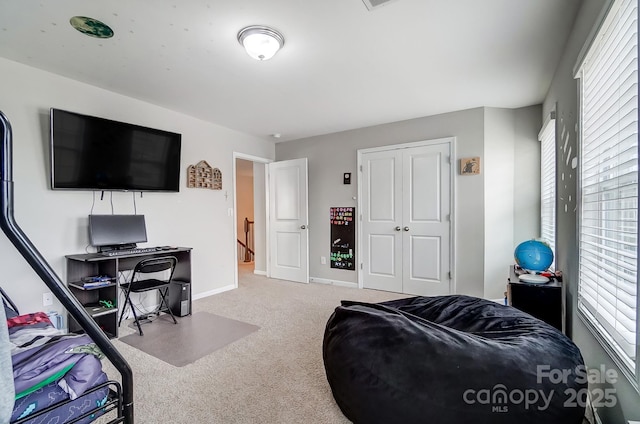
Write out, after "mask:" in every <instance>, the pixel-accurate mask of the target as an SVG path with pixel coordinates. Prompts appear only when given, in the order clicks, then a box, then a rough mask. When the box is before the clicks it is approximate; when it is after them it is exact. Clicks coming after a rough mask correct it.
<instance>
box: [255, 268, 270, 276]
mask: <svg viewBox="0 0 640 424" xmlns="http://www.w3.org/2000/svg"><path fill="white" fill-rule="evenodd" d="M253 273H254V274H256V275H264V276H265V277H266V276H267V271H261V270H259V269H254V270H253Z"/></svg>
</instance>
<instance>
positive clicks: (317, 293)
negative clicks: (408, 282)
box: [105, 266, 405, 424]
mask: <svg viewBox="0 0 640 424" xmlns="http://www.w3.org/2000/svg"><path fill="white" fill-rule="evenodd" d="M241 268H242V272H241V273H240V275H241V279H240V287H239V288H238V289H236V290H232V291H228V292H225V293H221V294H218V295H215V296H210V297H207V298H204V299H200V300H197V301H195V302H194V303H193V309H194V313H197V312H209V313H212V314H216V315H220V316H224V317H227V318H231V319H235V320H239V321H243V322H246V323H251V324H254V325H257V326H259V327H260V330H259V331H256V332H254V333H252V334H250V335H249V336H246V337H243V338H241V339H239V340H237V341H235V342H233V343H231V344H228V345H226V346H224V347H223V348H221V349H218V350H216V351H214V352H212V353H210V354H208V355H206V356H204V357H202V358H200V359H198V360H197V361H195V362H193V363H191V364H188V365H186V366H183V367H175V366H172V365H169V364H167V363H166V362H164V361H162V360H160V359H158V358H156V357H154V356H151V355H148V354H146V353H144V352H142V351H140V350H138V349H136V348H134V347H132V346H129V345H127V344H126V343H123V342H122V341H120V340H115V341H114V343H115V346H116V347H117V348H118V350H120V351H121V352H122V354H123V355H124V356H125V358H126V359H127V361H129V364H130V365H131V367H132V369H133V372H134V386H135V391H134V402H135V403H134V408H135V410H134V413H135V422H136V424H156V423H162V422H170V423H173V424H199V423H202V424H209V423H220V424H235V423H247V424H249V423H250V424H255V423H263V424H269V423H274V424H275V423H278V424H280V423H284V424H289V423H305V424H306V423H312V424H325V423H326V424H333V423H335V424H345V423H348V422H349V421H348V420H347V419H346V418H345V417H344V416H343V415H342V413H341V411H340V409H339V408H338V407H337V405H336V404H335V402H334V400H333V396H332V394H331V390H330V388H329V385H328V383H327V380H326V376H325V372H324V365H323V362H322V338H323V334H324V327H325V325H326V322H327V319H328V318H329V316H330V315H331V313H332V312H333V310H334V309H335V307H336V306H338V305H339V303H340V300H342V299H349V300H362V301H372V302H378V301H383V300H389V299H397V298H401V297H405V296H403V295H398V294H393V293H386V292H381V291H374V290H359V289H353V288H345V287H337V286H331V285H324V284H313V283H312V284H299V283H292V282H288V281H281V280H269V279H267V278H265V277H261V276H257V275H255V274H253V273H251V272H250V271H251V270H250V269H247V268H246V267H245V266H241ZM127 324H128V323H127ZM154 324H155V323H154ZM151 325H153V324H151ZM120 332H121V333H122V335H121V337H124V336H125V335H126V334H130V333H133V332H134V330H133V329H131V328H129V327H128V325H125V323H123V324H122V326H121V327H120ZM105 369H106V370H107V372H108V373H109V375H110V376H111V377H114V378H115V377H116V376H117V375H118V374H117V373H116V372H114V371H113V368H112V367H111V366H110V364H105Z"/></svg>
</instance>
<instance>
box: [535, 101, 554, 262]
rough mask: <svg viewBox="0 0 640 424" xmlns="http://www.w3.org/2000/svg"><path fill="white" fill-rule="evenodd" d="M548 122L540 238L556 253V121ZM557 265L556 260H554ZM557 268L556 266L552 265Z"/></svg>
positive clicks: (542, 133)
mask: <svg viewBox="0 0 640 424" xmlns="http://www.w3.org/2000/svg"><path fill="white" fill-rule="evenodd" d="M550 116H552V118H551V119H549V120H548V121H547V123H546V124H545V126H544V128H542V131H540V134H539V135H538V138H539V139H540V237H541V238H542V240H544V241H546V242H547V243H549V246H550V247H551V250H553V253H554V255H555V253H556V120H555V119H554V118H553V116H555V113H552V114H551V115H550ZM554 263H555V258H554ZM551 266H552V267H553V268H555V266H554V264H552V265H551Z"/></svg>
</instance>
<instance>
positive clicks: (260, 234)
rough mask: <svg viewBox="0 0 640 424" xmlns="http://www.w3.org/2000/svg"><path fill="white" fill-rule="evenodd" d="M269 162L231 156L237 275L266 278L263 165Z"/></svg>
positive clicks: (264, 174) (238, 154)
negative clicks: (254, 275)
mask: <svg viewBox="0 0 640 424" xmlns="http://www.w3.org/2000/svg"><path fill="white" fill-rule="evenodd" d="M268 162H269V159H265V158H259V157H255V156H250V155H243V154H240V153H234V161H233V164H234V199H235V208H234V211H235V213H234V217H235V221H234V222H235V234H236V237H235V239H236V240H235V249H236V264H237V266H236V275H235V287H238V277H239V276H240V275H242V274H247V273H249V274H259V275H267V264H266V260H267V259H266V258H267V248H266V238H267V236H266V228H267V225H266V204H267V201H266V186H265V178H266V171H265V168H266V164H267V163H268Z"/></svg>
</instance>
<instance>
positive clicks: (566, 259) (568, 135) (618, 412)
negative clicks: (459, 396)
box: [543, 0, 640, 423]
mask: <svg viewBox="0 0 640 424" xmlns="http://www.w3.org/2000/svg"><path fill="white" fill-rule="evenodd" d="M606 3H607V1H606V0H585V1H584V3H583V4H582V7H581V10H580V13H579V14H578V17H577V18H576V22H575V23H574V27H573V29H572V33H571V37H570V39H569V41H568V43H567V45H566V47H565V51H564V54H563V57H562V60H561V62H560V64H559V66H558V68H557V70H556V74H555V76H554V79H553V82H552V84H551V88H550V90H549V93H548V94H547V96H546V98H545V101H544V104H543V116H546V115H547V114H548V113H549V111H551V110H553V109H554V107H556V104H557V119H556V134H557V137H556V140H557V147H558V150H557V151H556V153H557V163H558V165H557V174H556V179H557V198H556V207H557V218H556V224H557V230H556V238H557V241H556V249H557V267H558V269H560V270H562V271H563V273H564V277H565V281H566V288H567V317H568V323H567V328H568V331H569V333H570V335H571V337H572V339H573V340H574V341H575V342H576V344H577V345H578V346H579V347H580V350H581V351H582V354H583V356H584V359H585V362H586V363H587V365H588V366H590V367H599V366H601V365H604V366H605V368H607V369H615V370H616V371H618V373H619V375H620V378H619V379H618V382H617V383H616V384H615V385H614V388H615V391H616V395H617V404H616V406H615V407H613V408H602V409H600V410H599V414H600V416H601V418H602V420H603V422H604V423H624V422H626V421H625V420H640V402H639V400H640V397H639V396H638V392H637V391H636V390H635V389H634V388H633V387H632V386H631V385H630V384H629V382H628V381H627V380H626V379H625V378H624V377H623V376H622V374H621V373H620V371H619V370H618V369H617V367H616V366H615V364H614V363H613V361H612V360H611V358H610V357H609V356H608V355H607V354H606V352H604V350H603V349H602V347H601V346H600V344H599V343H598V342H597V341H596V339H595V338H594V337H593V336H592V334H591V333H590V332H589V330H588V329H587V328H586V327H585V325H584V324H583V322H582V321H581V319H580V318H579V317H578V316H577V313H576V310H577V299H576V298H577V289H578V250H577V240H578V238H577V233H576V218H577V216H576V192H577V185H576V184H577V183H576V179H577V176H578V174H577V169H576V168H574V167H573V166H572V159H573V158H575V156H576V152H577V149H578V134H577V132H576V125H577V118H578V101H577V99H578V85H577V80H575V79H574V78H573V67H574V66H575V64H576V62H577V59H578V55H579V53H580V51H581V49H582V48H583V46H584V45H585V42H586V40H587V39H588V38H589V33H590V32H591V31H592V28H594V26H596V25H597V24H598V22H599V15H600V13H601V11H602V10H603V8H604V7H605V4H606Z"/></svg>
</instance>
